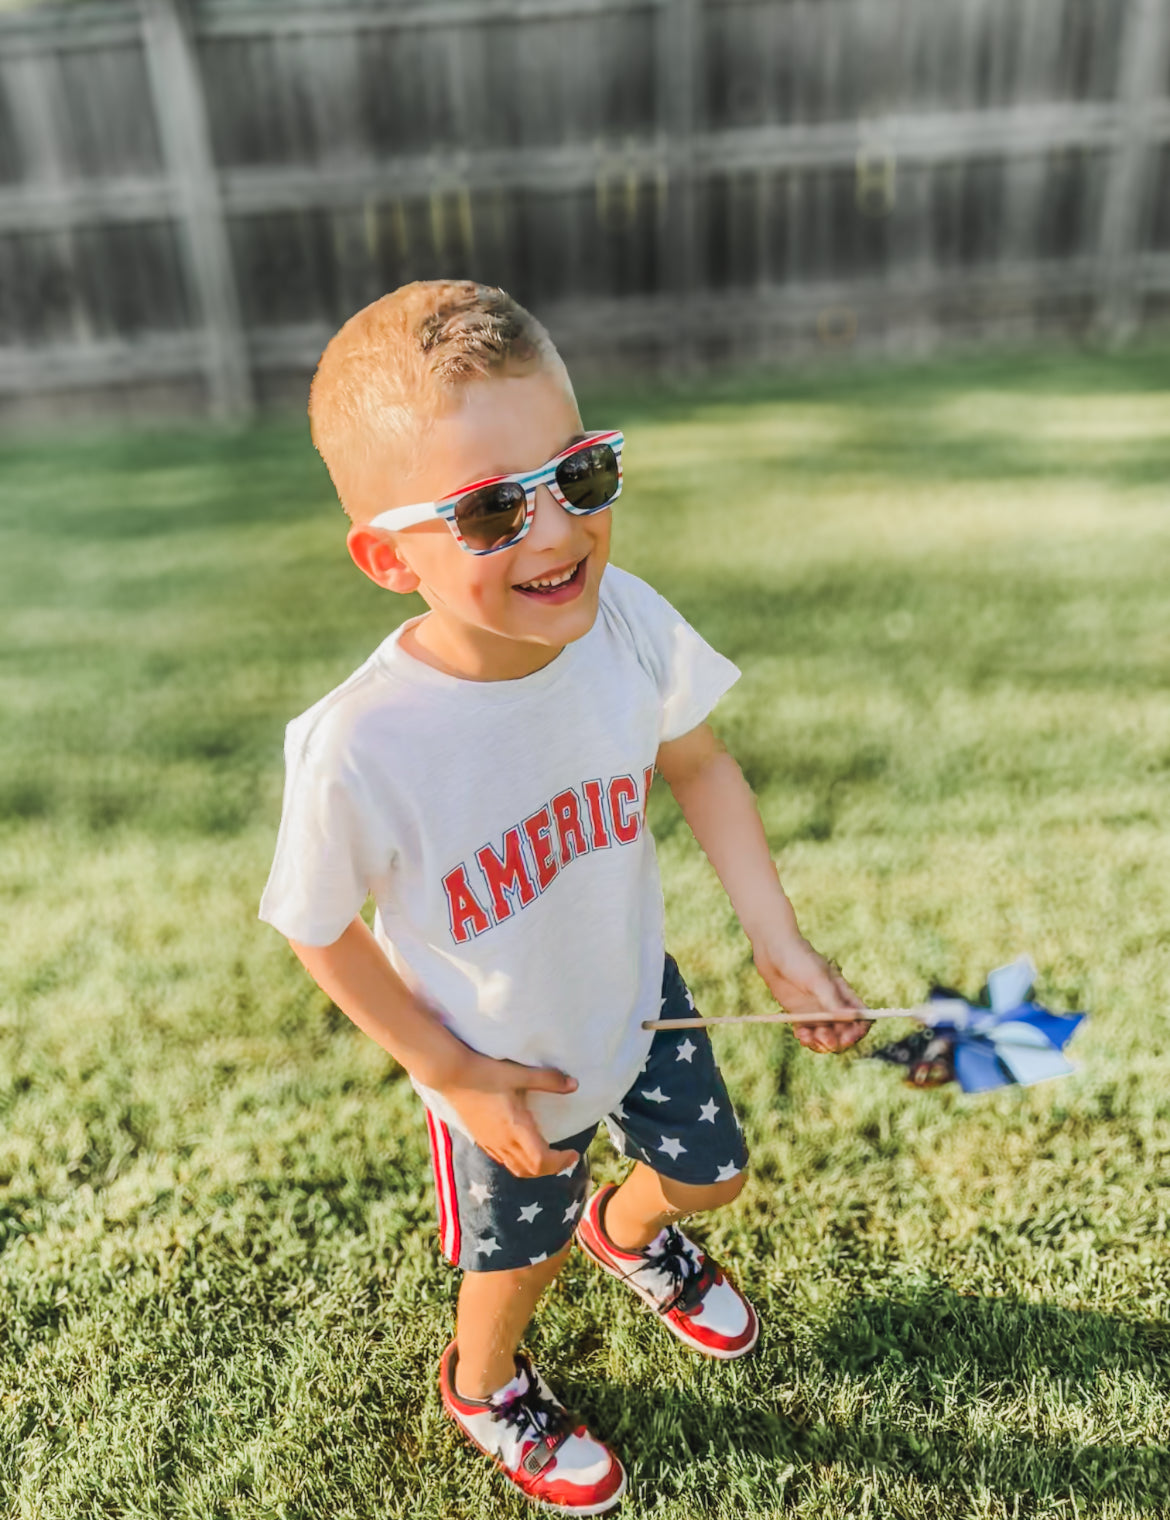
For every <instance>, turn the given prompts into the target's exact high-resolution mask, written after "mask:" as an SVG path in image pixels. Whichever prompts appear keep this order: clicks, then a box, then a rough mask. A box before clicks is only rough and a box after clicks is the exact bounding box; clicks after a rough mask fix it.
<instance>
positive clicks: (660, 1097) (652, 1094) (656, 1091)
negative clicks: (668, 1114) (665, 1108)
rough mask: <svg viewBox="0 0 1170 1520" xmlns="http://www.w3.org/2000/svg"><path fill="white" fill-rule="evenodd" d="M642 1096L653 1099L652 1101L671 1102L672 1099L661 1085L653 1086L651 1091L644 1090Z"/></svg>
mask: <svg viewBox="0 0 1170 1520" xmlns="http://www.w3.org/2000/svg"><path fill="white" fill-rule="evenodd" d="M642 1096H643V1097H644V1098H649V1099H650V1101H651V1103H669V1102H670V1099H669V1098H668V1097H667V1096H666V1094H665V1093H664V1092H663V1091H662V1089H661V1087H652V1088H651V1089H650V1091H649V1092H644V1093H643V1094H642Z"/></svg>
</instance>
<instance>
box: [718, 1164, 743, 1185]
mask: <svg viewBox="0 0 1170 1520" xmlns="http://www.w3.org/2000/svg"><path fill="white" fill-rule="evenodd" d="M738 1174H739V1167H738V1166H736V1164H735V1162H734V1161H725V1162H724V1163H723V1165H722V1166H721V1167H720V1168H719V1170H718V1171H717V1172H716V1174H715V1181H716V1182H730V1181H731V1179H732V1178H733V1177H735V1176H738Z"/></svg>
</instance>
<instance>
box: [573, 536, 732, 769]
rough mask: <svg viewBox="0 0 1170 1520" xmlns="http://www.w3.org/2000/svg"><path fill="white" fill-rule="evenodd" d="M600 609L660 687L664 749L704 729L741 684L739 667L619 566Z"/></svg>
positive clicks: (610, 569)
mask: <svg viewBox="0 0 1170 1520" xmlns="http://www.w3.org/2000/svg"><path fill="white" fill-rule="evenodd" d="M602 605H603V606H605V607H607V608H608V611H609V615H610V616H611V617H612V618H613V619H614V621H615V623H616V625H617V626H618V628H619V629H620V630H622V631H623V632H624V633H625V636H626V637H627V638H628V639H629V640H630V642H631V643H632V644H633V647H634V651H635V654H636V655H637V658H638V663H639V664H640V665H641V666H642V668H643V669H644V670H645V671H646V672H647V674H648V675H649V676H650V677H651V678H652V680H653V681H654V684H655V686H656V687H657V690H658V702H659V729H658V742H659V743H660V744H664V743H667V742H668V741H669V740H671V739H677V738H679V737H681V735H683V734H685V733H689V731H690V730H691V729H692V728H695V727H696V726H697V725H698V724H700V723H702V721H703V719H704V718H706V717H707V716H708V714H709V713H710V712H711V709H712V708H713V707H714V706H715V704H716V702H718V700H719V698H720V697H721V696H722V695H723V694H724V692H726V691H727V690H728V689H729V688H730V687H731V686H733V685H734V684H735V682H736V681H738V680H739V676H740V671H739V667H738V666H737V665H734V664H733V663H732V662H731V661H730V660H729V659H727V658H726V657H725V656H724V655H721V654H720V653H719V652H718V650H716V649H712V647H711V645H710V644H708V643H707V641H706V639H704V638H703V636H702V635H701V634H700V633H698V632H697V631H696V630H695V629H694V628H692V627H691V625H690V623H688V622H687V620H686V618H684V617H683V615H682V614H681V613H680V612H677V611H676V610H675V608H673V607H672V606H671V604H670V603H669V602H668V601H667V600H666V598H665V597H663V596H660V595H659V594H658V592H657V591H655V590H654V588H653V586H650V585H647V583H646V582H645V581H643V580H639V579H638V577H637V576H635V575H630V574H629V572H628V571H625V570H619V569H618V568H617V566H616V565H609V566H607V567H606V571H605V578H604V580H603V582H602Z"/></svg>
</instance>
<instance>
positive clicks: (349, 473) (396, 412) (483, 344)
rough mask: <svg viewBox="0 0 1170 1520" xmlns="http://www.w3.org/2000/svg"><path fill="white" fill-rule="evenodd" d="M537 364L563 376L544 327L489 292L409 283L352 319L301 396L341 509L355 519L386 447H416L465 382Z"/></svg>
mask: <svg viewBox="0 0 1170 1520" xmlns="http://www.w3.org/2000/svg"><path fill="white" fill-rule="evenodd" d="M540 364H548V365H550V366H551V367H553V368H554V369H558V370H560V371H562V372H564V365H563V363H562V361H561V357H560V355H559V354H558V353H557V350H556V347H555V345H554V343H553V341H552V339H551V338H550V337H549V335H548V333H547V332H546V330H545V329H544V328H543V327H542V326H541V324H540V323H539V322H538V321H537V320H536V318H535V317H534V316H533V315H532V314H531V312H528V311H526V310H525V309H524V307H523V306H521V305H520V304H519V302H518V301H514V300H513V299H512V297H511V296H510V295H508V293H507V292H506V291H503V290H500V289H498V288H497V287H496V286H494V285H480V284H477V283H476V281H474V280H415V281H414V282H413V283H411V284H410V285H402V286H400V287H399V288H398V289H397V290H394V291H391V292H390V294H389V295H384V296H381V297H380V298H379V299H378V300H377V301H374V302H372V303H371V304H370V305H369V306H365V307H363V308H362V310H361V311H359V312H357V313H355V315H354V316H352V317H350V319H349V321H348V322H346V323H345V325H344V326H343V327H342V328H341V329H340V330H339V331H338V332H337V333H335V334H334V336H333V337H332V338H331V339H330V340H329V343H328V345H327V346H326V348H325V352H324V353H323V354H322V355H321V361H320V363H319V364H318V365H317V373H316V374H315V375H314V377H313V383H312V386H311V387H310V390H309V425H310V428H311V431H312V436H313V443H314V445H315V446H316V449H317V452H318V453H319V454H320V455H321V458H322V459H323V460H324V461H325V466H326V468H327V469H328V471H329V474H330V476H331V478H332V480H333V484H334V486H335V487H336V489H337V494H338V497H339V498H340V501H341V504H342V506H343V507H344V508H345V510H346V512H348V513H349V515H350V517H351V518H354V520H355V521H358V520H360V513H359V509H358V502H359V500H360V498H361V495H362V486H363V483H364V482H366V481H367V480H368V478H369V474H370V472H371V470H372V469H373V468H375V467H376V466H377V465H378V464H379V463H382V464H383V465H384V461H385V457H386V454H387V451H388V450H389V452H390V453H391V455H392V454H393V451H394V447H395V445H401V444H403V443H406V442H408V441H409V442H410V443H411V444H412V445H415V446H417V444H418V442H419V440H420V437H422V436H424V435H425V432H426V430H427V427H428V425H429V423H430V422H431V420H432V419H433V418H434V417H436V416H438V415H441V414H442V412H443V411H444V410H445V409H446V408H447V406H449V405H450V404H451V402H452V400H453V399H454V397H455V395H456V393H457V392H458V391H459V390H460V389H461V388H462V387H463V386H464V385H466V384H467V383H468V382H470V381H472V380H476V379H484V378H486V377H488V376H490V375H493V374H496V373H499V372H501V371H504V370H508V369H517V370H521V371H523V370H525V369H528V368H531V367H535V366H537V365H540ZM564 378H565V384H566V387H568V388H569V390H570V394H571V391H572V388H571V386H570V385H569V380H568V375H567V373H566V374H565V376H564ZM355 514H358V515H355Z"/></svg>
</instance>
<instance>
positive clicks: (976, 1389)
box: [565, 1287, 1170, 1516]
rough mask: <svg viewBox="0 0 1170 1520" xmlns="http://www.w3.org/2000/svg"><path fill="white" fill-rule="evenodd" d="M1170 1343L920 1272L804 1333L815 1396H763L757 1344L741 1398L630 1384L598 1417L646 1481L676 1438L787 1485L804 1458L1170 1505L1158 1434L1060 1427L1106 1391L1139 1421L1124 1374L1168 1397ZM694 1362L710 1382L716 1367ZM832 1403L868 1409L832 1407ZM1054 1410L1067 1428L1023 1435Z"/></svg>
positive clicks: (1016, 1498)
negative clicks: (946, 1284) (921, 1283)
mask: <svg viewBox="0 0 1170 1520" xmlns="http://www.w3.org/2000/svg"><path fill="white" fill-rule="evenodd" d="M1168 1353H1170V1326H1166V1325H1163V1324H1157V1323H1154V1322H1147V1323H1143V1322H1135V1321H1131V1320H1126V1319H1122V1318H1117V1317H1112V1316H1109V1315H1104V1314H1097V1313H1094V1312H1092V1311H1084V1310H1067V1309H1057V1308H1051V1307H1048V1306H1046V1305H1043V1304H1029V1303H1023V1302H1020V1301H1019V1300H1015V1299H1010V1298H978V1297H967V1296H964V1295H960V1294H956V1293H953V1292H951V1291H950V1290H946V1289H939V1288H936V1287H931V1288H925V1289H923V1290H921V1291H920V1292H918V1293H915V1294H911V1295H909V1296H903V1297H900V1298H892V1297H891V1298H862V1299H859V1300H857V1301H855V1302H854V1303H852V1304H851V1305H849V1307H848V1308H847V1310H846V1311H845V1312H844V1313H843V1314H842V1315H841V1316H840V1317H839V1319H838V1320H836V1321H835V1322H834V1323H833V1324H832V1325H830V1326H829V1328H828V1329H827V1331H826V1333H825V1334H824V1336H823V1337H822V1339H821V1341H820V1343H819V1345H818V1346H817V1347H816V1354H817V1356H818V1357H819V1358H820V1359H821V1360H822V1361H823V1363H824V1372H825V1375H826V1377H827V1379H828V1380H829V1386H828V1387H827V1388H826V1387H825V1385H824V1384H819V1388H820V1389H823V1390H824V1392H823V1393H821V1394H820V1396H818V1398H817V1400H816V1403H815V1405H814V1404H812V1403H809V1404H807V1405H805V1406H804V1407H803V1408H802V1407H801V1406H800V1404H799V1403H797V1404H796V1405H795V1411H796V1412H795V1413H794V1401H793V1399H792V1398H791V1396H790V1395H789V1396H788V1397H786V1398H785V1399H784V1400H783V1412H780V1408H781V1406H780V1402H779V1401H777V1402H776V1404H775V1405H774V1406H773V1407H772V1408H769V1407H768V1405H769V1403H770V1402H771V1399H772V1397H773V1396H774V1395H773V1389H774V1387H775V1382H776V1381H777V1379H775V1378H774V1377H773V1375H772V1368H771V1367H769V1365H768V1362H767V1358H766V1357H765V1358H760V1359H759V1360H756V1361H755V1362H754V1363H749V1364H746V1365H745V1366H744V1368H743V1372H744V1373H746V1374H747V1378H748V1380H749V1381H748V1383H745V1385H744V1386H743V1388H742V1391H741V1394H740V1396H739V1397H737V1398H734V1399H719V1398H718V1397H716V1398H705V1397H703V1396H701V1394H697V1393H696V1392H694V1391H692V1390H690V1389H680V1390H679V1391H678V1392H674V1391H670V1392H666V1391H663V1390H661V1389H656V1390H650V1389H637V1388H627V1389H623V1390H621V1392H620V1395H618V1397H617V1401H616V1405H613V1404H611V1403H610V1400H609V1398H608V1397H606V1398H604V1400H603V1402H604V1404H605V1406H607V1407H605V1409H604V1412H602V1411H601V1410H600V1409H599V1410H598V1414H597V1425H598V1427H599V1428H601V1427H602V1426H603V1424H604V1428H605V1430H606V1434H607V1435H608V1436H610V1437H611V1438H612V1439H613V1441H614V1444H615V1446H617V1447H618V1449H619V1450H622V1451H623V1452H624V1453H626V1454H627V1455H628V1457H629V1459H631V1467H632V1477H634V1479H635V1481H636V1483H637V1486H638V1487H639V1488H643V1491H652V1490H653V1488H654V1486H655V1483H656V1481H657V1479H656V1474H657V1473H658V1472H659V1471H660V1470H663V1471H665V1470H667V1469H669V1468H674V1467H675V1466H676V1464H677V1460H678V1456H679V1453H680V1449H681V1450H682V1451H684V1452H686V1453H688V1454H689V1455H691V1456H693V1457H696V1458H699V1459H700V1460H701V1459H703V1458H708V1459H711V1458H714V1457H716V1456H717V1455H719V1454H720V1453H722V1454H724V1455H730V1453H731V1452H735V1453H738V1454H739V1455H742V1456H745V1457H751V1458H754V1459H755V1462H756V1463H757V1464H758V1463H759V1462H760V1461H761V1460H762V1461H763V1462H765V1463H767V1464H769V1465H771V1464H773V1463H774V1464H775V1465H776V1470H777V1476H779V1475H780V1473H781V1472H782V1471H783V1470H784V1469H786V1468H788V1467H789V1466H790V1465H791V1466H793V1467H795V1469H796V1472H795V1474H789V1473H785V1481H786V1482H788V1487H787V1489H786V1498H788V1499H790V1500H795V1499H796V1498H797V1497H798V1496H799V1494H798V1491H799V1490H800V1489H802V1488H806V1487H807V1486H808V1484H809V1483H810V1482H813V1481H816V1474H815V1469H816V1468H818V1467H833V1468H835V1469H837V1470H838V1472H840V1470H841V1469H845V1470H846V1471H848V1472H851V1473H853V1474H855V1475H856V1476H858V1477H862V1476H864V1475H872V1474H875V1473H880V1474H882V1475H884V1476H886V1477H888V1478H893V1479H903V1480H905V1479H911V1480H916V1481H917V1482H919V1483H921V1484H923V1485H924V1486H927V1487H929V1488H930V1489H932V1490H934V1491H935V1492H936V1493H937V1491H938V1490H940V1489H941V1490H942V1491H943V1492H944V1493H945V1494H955V1495H958V1494H964V1495H967V1496H971V1495H972V1494H974V1493H977V1494H979V1495H981V1496H983V1495H992V1496H995V1497H997V1498H998V1499H1001V1500H1004V1501H1010V1502H1011V1503H1012V1505H1014V1506H1015V1507H1014V1508H1013V1509H1012V1511H1011V1512H1012V1514H1013V1515H1018V1516H1026V1515H1030V1514H1032V1513H1034V1512H1035V1506H1037V1505H1042V1504H1046V1503H1050V1502H1051V1501H1053V1500H1060V1499H1061V1498H1062V1497H1063V1498H1065V1499H1067V1496H1069V1495H1073V1494H1075V1496H1076V1499H1077V1500H1079V1501H1082V1502H1084V1501H1088V1502H1090V1503H1093V1504H1097V1503H1104V1502H1108V1503H1109V1504H1110V1505H1111V1506H1112V1507H1113V1512H1114V1513H1116V1512H1117V1510H1118V1508H1120V1509H1121V1511H1122V1512H1124V1513H1127V1514H1135V1515H1142V1516H1146V1515H1151V1514H1154V1513H1164V1512H1165V1508H1164V1507H1165V1506H1167V1505H1170V1462H1168V1461H1167V1457H1166V1451H1165V1448H1164V1447H1162V1446H1159V1445H1155V1444H1153V1443H1152V1442H1145V1441H1140V1440H1134V1441H1132V1442H1126V1441H1124V1440H1123V1441H1120V1442H1112V1443H1109V1444H1104V1443H1102V1444H1092V1445H1083V1444H1081V1443H1080V1442H1078V1440H1077V1438H1076V1436H1075V1434H1073V1433H1072V1431H1073V1429H1075V1426H1076V1411H1077V1409H1078V1407H1079V1406H1085V1405H1088V1404H1090V1403H1094V1404H1100V1403H1102V1402H1107V1403H1110V1404H1115V1405H1116V1406H1117V1409H1118V1413H1119V1414H1120V1415H1121V1417H1122V1419H1123V1420H1126V1421H1128V1422H1130V1423H1131V1424H1132V1425H1134V1426H1137V1425H1139V1424H1140V1423H1141V1421H1142V1413H1141V1411H1140V1408H1138V1407H1137V1401H1138V1399H1139V1398H1140V1397H1141V1394H1140V1392H1139V1390H1138V1388H1137V1387H1136V1386H1135V1383H1134V1381H1133V1380H1134V1379H1139V1380H1141V1382H1142V1383H1144V1385H1145V1390H1146V1392H1147V1395H1148V1402H1149V1403H1150V1405H1151V1406H1155V1405H1161V1404H1164V1402H1165V1398H1166V1395H1167V1393H1168V1392H1170V1387H1168V1386H1167V1374H1166V1368H1167V1366H1168V1365H1170V1357H1168ZM780 1376H781V1378H783V1374H782V1373H781V1375H780ZM698 1377H699V1379H702V1380H703V1381H707V1379H708V1377H709V1378H710V1380H711V1382H712V1384H713V1385H714V1383H715V1380H716V1379H718V1380H719V1381H722V1373H721V1370H720V1369H717V1368H712V1369H711V1370H710V1373H707V1370H706V1369H705V1368H704V1369H702V1370H700V1371H699V1373H698ZM859 1380H860V1381H861V1384H862V1386H861V1388H860V1390H859V1386H858V1385H859ZM835 1381H839V1392H840V1394H841V1395H842V1397H838V1396H837V1394H836V1392H835V1391H834V1389H833V1386H832V1385H833V1383H834V1382H835ZM749 1384H750V1386H749ZM867 1385H868V1386H867ZM565 1392H566V1393H567V1394H568V1395H569V1397H570V1398H573V1397H574V1396H576V1394H577V1390H576V1389H572V1388H568V1387H566V1389H565ZM859 1394H860V1396H858V1395H859ZM591 1396H592V1398H591ZM580 1399H581V1404H582V1407H583V1408H584V1409H585V1411H586V1413H592V1410H591V1409H590V1407H589V1406H590V1404H591V1402H592V1400H596V1387H595V1386H594V1388H593V1389H592V1390H591V1389H590V1388H589V1387H588V1386H587V1385H582V1387H581V1389H580ZM843 1405H850V1406H856V1407H859V1408H861V1409H863V1410H864V1411H865V1413H864V1414H862V1415H860V1416H859V1417H856V1418H850V1417H848V1416H840V1417H834V1416H833V1415H832V1414H831V1413H829V1411H830V1410H831V1409H832V1408H833V1407H834V1406H837V1407H841V1406H843ZM1070 1412H1071V1418H1070ZM615 1413H616V1415H617V1428H615V1425H614V1414H615ZM1054 1423H1055V1424H1058V1425H1059V1426H1061V1427H1064V1428H1066V1429H1068V1430H1069V1433H1068V1434H1066V1435H1053V1436H1051V1437H1047V1438H1043V1439H1037V1437H1036V1436H1035V1435H1033V1434H1031V1431H1032V1430H1034V1429H1035V1428H1036V1427H1037V1426H1041V1427H1043V1426H1047V1425H1051V1424H1054ZM915 1513H918V1511H915ZM923 1513H926V1511H923ZM940 1513H941V1511H940ZM956 1513H957V1512H956ZM963 1513H967V1510H966V1509H964V1511H963ZM1045 1513H1047V1510H1045Z"/></svg>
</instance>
